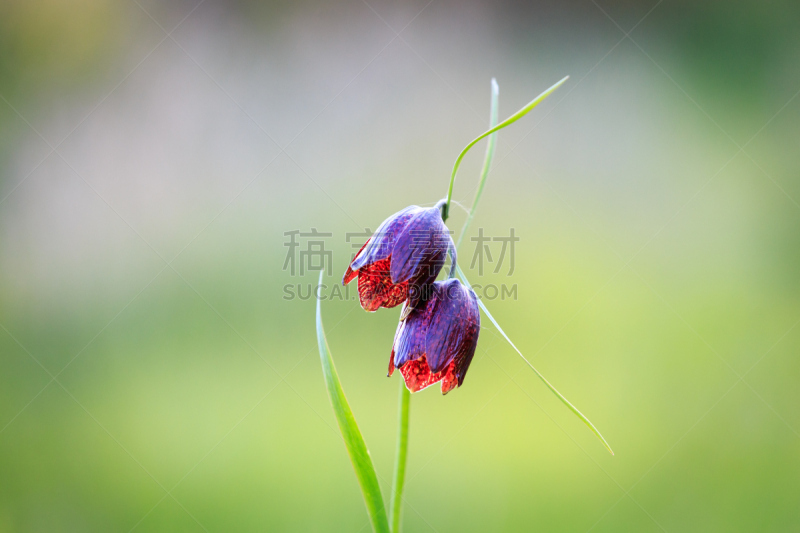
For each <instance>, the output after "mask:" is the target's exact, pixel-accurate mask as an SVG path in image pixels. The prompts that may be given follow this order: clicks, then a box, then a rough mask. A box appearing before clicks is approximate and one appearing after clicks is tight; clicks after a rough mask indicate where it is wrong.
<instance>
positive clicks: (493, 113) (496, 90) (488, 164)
mask: <svg viewBox="0 0 800 533" xmlns="http://www.w3.org/2000/svg"><path fill="white" fill-rule="evenodd" d="M499 94H500V87H498V85H497V80H495V79H494V78H492V99H491V105H490V111H489V129H491V128H494V127H495V126H497V108H498V105H497V104H498V100H499V98H498V97H499ZM495 146H497V132H494V133H492V134H491V135H489V141H488V142H487V143H486V155H484V157H483V167H481V177H480V180H479V181H478V190H477V191H475V199H474V200H472V207H471V208H470V210H469V214H467V219H466V220H465V221H464V226H463V227H462V228H461V233H460V234H459V235H458V242H456V250H458V249H459V248H460V247H461V241H463V240H464V235H466V234H467V228H468V227H469V224H470V222H472V217H474V216H475V209H476V208H477V207H478V201H479V200H480V199H481V195H482V194H483V187H484V185H486V178H487V177H488V176H489V170H490V169H491V168H492V158H493V157H494V149H495Z"/></svg>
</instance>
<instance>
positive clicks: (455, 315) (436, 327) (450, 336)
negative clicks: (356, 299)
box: [389, 279, 481, 394]
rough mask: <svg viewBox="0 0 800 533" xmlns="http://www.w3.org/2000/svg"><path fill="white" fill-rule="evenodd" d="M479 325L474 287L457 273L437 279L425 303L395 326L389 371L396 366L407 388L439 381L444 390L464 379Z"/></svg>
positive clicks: (413, 389)
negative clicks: (457, 276)
mask: <svg viewBox="0 0 800 533" xmlns="http://www.w3.org/2000/svg"><path fill="white" fill-rule="evenodd" d="M480 327H481V317H480V312H479V311H478V298H477V297H476V296H475V292H473V291H472V289H470V288H468V287H466V286H465V285H464V284H463V283H461V282H460V281H459V280H457V279H448V280H446V281H437V282H436V283H434V284H433V286H432V288H431V291H430V295H429V297H428V299H427V300H426V301H425V303H424V304H423V305H422V306H420V307H419V308H418V309H415V310H413V311H411V312H410V313H409V314H408V316H407V317H406V318H405V319H404V320H401V321H400V324H399V325H398V326H397V332H396V333H395V336H394V345H393V346H392V355H391V358H390V359H389V375H390V376H391V375H392V373H393V372H394V369H395V368H397V369H399V370H400V373H401V374H402V375H403V379H404V380H405V382H406V387H408V390H410V391H411V392H417V391H420V390H422V389H424V388H426V387H429V386H431V385H433V384H435V383H438V382H440V381H441V382H442V394H447V393H448V392H450V391H451V390H453V389H454V388H456V387H460V386H461V384H462V383H464V376H465V375H466V373H467V369H468V368H469V364H470V362H472V356H473V355H475V348H476V346H477V345H478V335H479V333H480Z"/></svg>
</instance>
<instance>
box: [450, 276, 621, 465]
mask: <svg viewBox="0 0 800 533" xmlns="http://www.w3.org/2000/svg"><path fill="white" fill-rule="evenodd" d="M456 271H457V272H458V275H459V276H460V277H461V280H462V281H463V282H464V283H465V284H466V285H467V286H470V284H469V281H467V277H466V276H465V275H464V272H463V271H462V270H461V267H459V266H456ZM478 305H479V306H480V308H481V309H483V312H484V313H485V314H486V316H487V317H488V318H489V320H490V321H491V322H492V324H494V327H496V328H497V331H499V332H500V334H501V335H502V336H503V338H505V340H507V341H508V344H510V345H511V347H512V348H514V350H515V351H516V352H517V354H519V356H520V357H522V360H523V361H525V362H526V363H527V364H528V366H529V367H531V370H533V371H534V372H535V373H536V375H537V376H539V379H541V380H542V382H543V383H544V384H545V385H547V388H548V389H550V390H551V391H552V393H553V394H555V395H556V396H558V399H559V400H561V401H562V402H563V403H564V405H566V406H567V407H568V408H569V410H570V411H572V412H573V413H575V415H576V416H577V417H578V418H580V419H581V420H583V423H584V424H586V425H587V426H589V429H591V430H592V433H594V434H595V435H597V438H598V439H600V440H601V441H602V442H603V446H605V447H606V449H607V450H608V451H609V452H611V455H614V450H612V449H611V446H609V445H608V443H607V442H606V439H604V438H603V436H602V435H601V434H600V432H599V431H598V430H597V428H596V427H594V424H592V423H591V421H590V420H589V419H588V418H586V417H585V416H584V415H583V413H581V412H580V411H578V408H577V407H575V406H574V405H572V404H571V403H570V401H569V400H567V399H566V398H564V396H563V395H562V394H561V393H560V392H558V390H556V388H555V387H553V385H552V384H551V383H550V382H549V381H547V379H545V377H544V376H543V375H542V374H541V373H540V372H539V371H538V370H536V368H535V367H534V366H533V365H532V364H531V362H530V361H528V360H527V359H525V356H524V355H522V352H520V351H519V348H517V347H516V346H515V345H514V343H513V342H511V339H509V338H508V335H506V332H505V331H503V328H501V327H500V324H498V323H497V320H495V319H494V317H493V316H492V314H491V313H490V312H489V310H488V309H486V305H484V303H483V301H482V300H481V299H478Z"/></svg>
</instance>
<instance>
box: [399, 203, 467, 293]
mask: <svg viewBox="0 0 800 533" xmlns="http://www.w3.org/2000/svg"><path fill="white" fill-rule="evenodd" d="M451 242H452V239H451V238H450V233H449V232H448V231H447V227H446V226H445V225H444V222H442V217H441V214H440V213H439V210H438V209H437V208H435V207H431V208H429V209H423V210H422V212H421V213H418V214H417V215H415V216H414V217H413V219H411V221H410V222H409V223H408V224H407V225H406V226H405V227H404V228H403V230H402V231H401V232H400V233H399V234H398V235H397V237H396V239H395V242H394V247H393V248H392V251H391V257H392V267H391V275H392V281H394V282H395V283H400V282H403V281H407V280H409V279H411V278H412V277H415V278H416V277H419V278H420V279H422V278H426V279H427V278H432V279H436V276H437V275H438V274H439V271H440V270H441V269H442V266H443V265H444V260H445V257H446V255H447V249H448V247H449V245H450V243H451Z"/></svg>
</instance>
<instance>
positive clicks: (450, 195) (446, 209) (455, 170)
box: [444, 76, 569, 219]
mask: <svg viewBox="0 0 800 533" xmlns="http://www.w3.org/2000/svg"><path fill="white" fill-rule="evenodd" d="M568 79H569V76H565V77H564V78H563V79H562V80H560V81H559V82H558V83H556V84H555V85H553V86H552V87H550V88H549V89H547V90H546V91H545V92H543V93H542V94H540V95H539V96H537V97H536V98H534V99H533V100H531V101H530V102H528V103H527V104H526V105H525V106H524V107H523V108H522V109H520V110H519V111H517V112H516V113H514V114H513V115H511V116H510V117H508V118H507V119H505V120H504V121H503V122H501V123H500V124H498V125H497V126H495V127H493V128H489V129H488V130H486V131H485V132H483V133H482V134H480V135H479V136H477V137H475V139H473V140H472V142H470V143H469V144H468V145H467V146H466V147H465V148H464V149H463V150H461V153H460V154H458V157H457V158H456V162H455V163H454V164H453V172H452V174H450V187H449V188H448V189H447V201H446V203H445V207H444V212H445V217H444V218H445V219H446V218H447V215H448V213H449V212H450V202H451V201H452V199H453V185H454V184H455V182H456V174H457V173H458V167H459V166H461V160H462V159H464V156H465V155H467V152H468V151H469V149H470V148H472V147H473V146H475V144H477V142H478V141H480V140H481V139H483V138H484V137H487V136H488V135H491V134H492V133H494V132H496V131H498V130H501V129H503V128H505V127H506V126H510V125H511V124H513V123H514V122H516V121H518V120H519V119H521V118H522V117H524V116H525V115H527V114H528V113H529V112H530V111H531V110H532V109H533V108H534V107H536V106H537V105H539V104H540V103H541V102H542V101H543V100H544V99H545V98H547V97H548V96H550V94H551V93H552V92H553V91H555V90H556V89H558V88H559V87H561V85H563V84H564V82H565V81H567V80H568Z"/></svg>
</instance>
